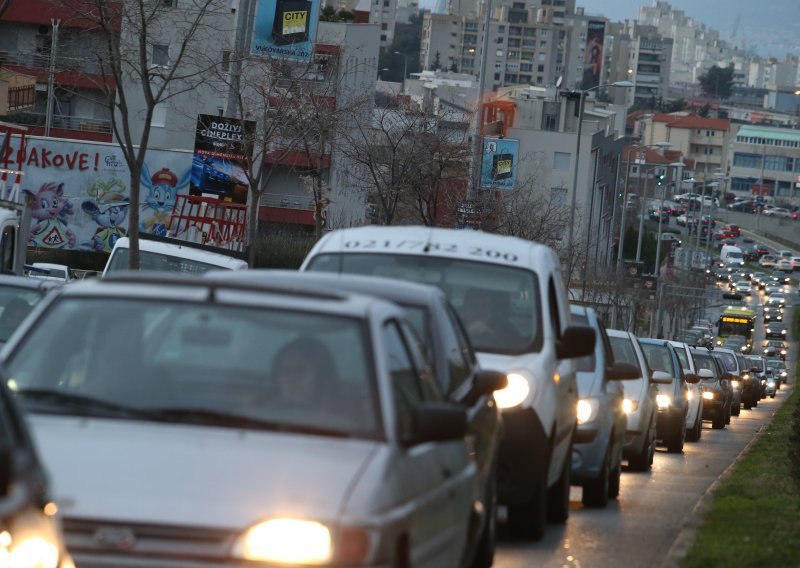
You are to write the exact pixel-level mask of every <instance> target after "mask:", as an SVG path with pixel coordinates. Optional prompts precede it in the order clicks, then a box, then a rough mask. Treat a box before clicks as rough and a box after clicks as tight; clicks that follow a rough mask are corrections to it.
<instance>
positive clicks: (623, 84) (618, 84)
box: [567, 81, 635, 281]
mask: <svg viewBox="0 0 800 568" xmlns="http://www.w3.org/2000/svg"><path fill="white" fill-rule="evenodd" d="M634 86H635V85H634V84H633V83H632V82H630V81H616V82H614V83H603V84H601V85H595V86H594V87H591V88H589V89H586V90H580V91H578V92H579V93H580V95H579V96H580V99H579V101H578V130H577V133H576V139H577V140H576V142H575V170H574V172H573V174H572V207H571V209H570V213H569V239H568V240H567V243H568V245H569V248H568V249H567V250H568V251H569V254H572V251H574V250H575V209H576V208H577V202H578V163H579V161H580V155H581V131H582V127H583V103H584V101H585V100H586V95H587V94H588V93H590V92H591V91H594V90H596V89H600V88H602V87H614V88H622V89H627V88H631V87H634ZM593 191H594V190H593ZM591 223H592V220H591V219H589V226H588V227H587V229H586V231H587V234H589V233H591V231H590V229H591ZM586 252H587V256H588V247H587V251H586ZM584 263H585V261H584ZM584 272H585V271H584ZM570 277H571V275H570ZM585 280H586V274H585V273H584V281H585Z"/></svg>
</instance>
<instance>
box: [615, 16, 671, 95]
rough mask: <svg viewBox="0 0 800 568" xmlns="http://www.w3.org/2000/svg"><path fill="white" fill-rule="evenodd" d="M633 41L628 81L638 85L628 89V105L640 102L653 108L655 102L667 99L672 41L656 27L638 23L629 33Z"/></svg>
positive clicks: (630, 28) (631, 27) (630, 27)
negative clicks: (651, 105) (651, 104)
mask: <svg viewBox="0 0 800 568" xmlns="http://www.w3.org/2000/svg"><path fill="white" fill-rule="evenodd" d="M627 33H628V35H629V37H630V38H631V42H630V52H629V53H630V59H629V63H628V69H629V71H630V72H629V74H628V75H629V76H628V79H629V80H630V81H633V82H634V83H635V84H636V87H635V88H634V89H626V91H627V101H626V102H627V103H628V106H630V105H632V104H634V103H639V104H641V105H643V106H649V104H650V102H651V101H653V100H659V99H665V98H666V96H667V89H668V88H669V77H670V66H671V61H672V40H671V39H670V38H666V37H663V36H662V35H661V34H660V33H659V32H658V30H657V29H656V28H655V27H653V26H642V25H639V24H636V23H634V24H633V25H632V26H629V29H628V30H627Z"/></svg>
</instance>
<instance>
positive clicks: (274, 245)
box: [255, 233, 315, 270]
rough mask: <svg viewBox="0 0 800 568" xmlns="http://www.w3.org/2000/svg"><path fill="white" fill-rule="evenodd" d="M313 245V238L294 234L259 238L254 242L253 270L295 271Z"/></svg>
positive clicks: (278, 234) (279, 234) (277, 234)
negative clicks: (254, 257) (283, 269)
mask: <svg viewBox="0 0 800 568" xmlns="http://www.w3.org/2000/svg"><path fill="white" fill-rule="evenodd" d="M314 243H315V240H314V237H312V236H306V235H302V234H296V233H275V234H269V235H263V236H260V237H259V238H258V241H256V260H255V268H285V269H289V270H297V269H298V268H300V265H301V264H302V263H303V259H304V258H305V257H306V255H307V254H308V251H310V250H311V247H313V246H314Z"/></svg>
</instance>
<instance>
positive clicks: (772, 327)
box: [764, 321, 786, 339]
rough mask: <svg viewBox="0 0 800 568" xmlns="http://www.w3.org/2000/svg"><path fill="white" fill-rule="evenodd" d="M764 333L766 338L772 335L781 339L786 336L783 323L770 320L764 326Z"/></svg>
mask: <svg viewBox="0 0 800 568" xmlns="http://www.w3.org/2000/svg"><path fill="white" fill-rule="evenodd" d="M764 334H765V335H766V337H767V339H770V338H773V337H774V338H779V339H783V338H785V337H786V326H785V325H783V322H779V321H771V322H769V323H768V324H766V325H765V326H764Z"/></svg>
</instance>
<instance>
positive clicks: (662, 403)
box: [656, 394, 672, 408]
mask: <svg viewBox="0 0 800 568" xmlns="http://www.w3.org/2000/svg"><path fill="white" fill-rule="evenodd" d="M656 404H657V405H658V407H659V408H669V406H670V405H671V404H672V397H671V396H669V395H668V394H658V395H656Z"/></svg>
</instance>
